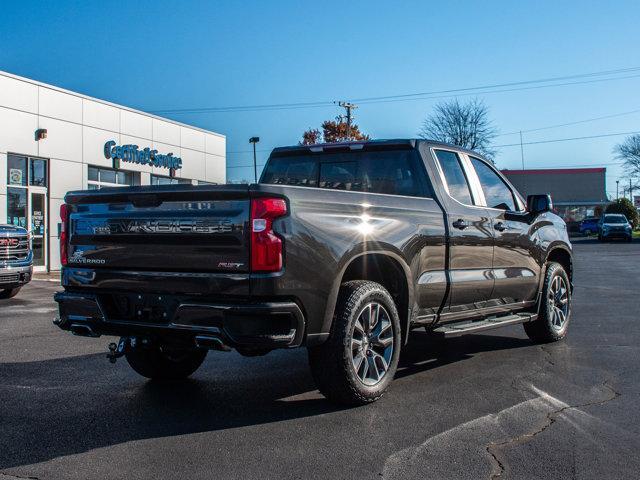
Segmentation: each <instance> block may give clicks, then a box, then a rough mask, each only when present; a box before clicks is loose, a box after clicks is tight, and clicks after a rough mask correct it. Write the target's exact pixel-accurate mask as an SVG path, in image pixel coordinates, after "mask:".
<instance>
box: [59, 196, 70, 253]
mask: <svg viewBox="0 0 640 480" xmlns="http://www.w3.org/2000/svg"><path fill="white" fill-rule="evenodd" d="M70 213H71V209H70V208H69V205H67V204H66V203H63V204H62V205H60V220H61V222H62V224H61V227H60V263H61V264H62V265H67V263H68V262H69V247H68V245H67V243H68V239H69V215H70Z"/></svg>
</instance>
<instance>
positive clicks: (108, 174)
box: [87, 167, 136, 190]
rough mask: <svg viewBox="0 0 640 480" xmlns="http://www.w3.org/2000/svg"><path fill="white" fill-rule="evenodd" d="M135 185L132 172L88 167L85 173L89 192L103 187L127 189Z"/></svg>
mask: <svg viewBox="0 0 640 480" xmlns="http://www.w3.org/2000/svg"><path fill="white" fill-rule="evenodd" d="M135 184H136V183H135V176H134V172H125V171H120V170H113V169H110V168H98V167H89V170H88V172H87V188H88V189H89V190H99V189H100V188H104V187H127V186H131V185H135Z"/></svg>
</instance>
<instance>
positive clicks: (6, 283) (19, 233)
mask: <svg viewBox="0 0 640 480" xmlns="http://www.w3.org/2000/svg"><path fill="white" fill-rule="evenodd" d="M32 273H33V253H32V251H31V242H30V239H29V233H28V232H27V230H25V229H24V228H22V227H16V226H14V225H0V298H11V297H15V296H16V295H17V294H18V292H19V291H20V289H21V288H22V287H23V286H24V285H25V284H27V283H29V282H30V281H31V275H32Z"/></svg>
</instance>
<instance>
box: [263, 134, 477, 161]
mask: <svg viewBox="0 0 640 480" xmlns="http://www.w3.org/2000/svg"><path fill="white" fill-rule="evenodd" d="M422 143H424V144H427V145H428V146H430V147H436V148H437V147H441V148H451V149H455V150H458V151H461V152H465V153H468V154H470V155H474V156H477V157H480V158H485V157H484V155H482V154H481V153H478V152H475V151H473V150H469V149H467V148H463V147H459V146H457V145H452V144H449V143H445V142H439V141H437V140H428V139H422V138H393V139H380V140H365V141H353V142H336V143H315V144H313V145H290V146H286V147H276V148H274V149H273V151H272V152H271V154H272V155H273V154H275V155H280V154H285V155H286V154H291V153H295V152H317V151H319V150H320V151H323V150H324V149H325V148H326V149H327V150H333V149H338V148H344V147H350V148H353V149H354V150H355V149H356V148H357V147H356V146H359V145H362V146H363V148H366V147H367V146H371V147H378V148H380V147H382V148H384V147H387V148H392V147H400V148H417V147H418V145H419V144H422ZM354 147H355V148H354Z"/></svg>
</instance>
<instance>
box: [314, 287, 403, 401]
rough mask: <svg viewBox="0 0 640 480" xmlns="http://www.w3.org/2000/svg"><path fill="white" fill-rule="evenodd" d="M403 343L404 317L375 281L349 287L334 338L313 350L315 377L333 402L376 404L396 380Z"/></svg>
mask: <svg viewBox="0 0 640 480" xmlns="http://www.w3.org/2000/svg"><path fill="white" fill-rule="evenodd" d="M400 344H401V335H400V318H399V316H398V311H397V309H396V306H395V303H394V301H393V299H392V298H391V295H389V292H388V291H387V290H386V289H385V288H384V287H383V286H382V285H380V284H378V283H374V282H369V281H360V280H357V281H350V282H346V283H344V284H343V285H342V286H341V288H340V293H339V296H338V302H337V304H336V310H335V316H334V320H333V325H332V328H331V334H330V335H329V338H328V339H327V341H326V342H325V343H323V344H322V345H318V346H316V347H310V348H309V363H310V366H311V373H312V374H313V378H314V379H315V381H316V385H317V386H318V389H319V390H320V392H321V393H322V394H323V395H324V396H325V397H327V398H328V399H329V400H331V401H333V402H336V403H341V404H346V405H363V404H366V403H371V402H374V401H376V400H378V399H379V398H380V397H382V395H384V392H385V391H386V390H387V388H388V387H389V384H390V383H391V381H392V380H393V376H394V375H395V373H396V369H397V368H398V358H399V357H400Z"/></svg>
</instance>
